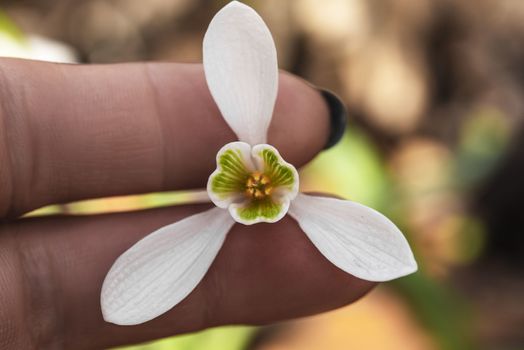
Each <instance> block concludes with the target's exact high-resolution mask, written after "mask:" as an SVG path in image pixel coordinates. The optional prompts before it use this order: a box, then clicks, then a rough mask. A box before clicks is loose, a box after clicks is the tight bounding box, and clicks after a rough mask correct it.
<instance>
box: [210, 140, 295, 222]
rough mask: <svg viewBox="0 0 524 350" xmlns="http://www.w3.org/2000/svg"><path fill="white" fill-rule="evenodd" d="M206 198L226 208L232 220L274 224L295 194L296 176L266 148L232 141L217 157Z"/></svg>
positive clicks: (275, 151)
mask: <svg viewBox="0 0 524 350" xmlns="http://www.w3.org/2000/svg"><path fill="white" fill-rule="evenodd" d="M207 189H208V193H209V197H210V198H211V200H212V201H213V202H214V203H215V204H216V205H217V206H219V207H221V208H228V209H229V212H230V213H231V216H232V217H233V218H234V219H235V221H237V222H239V223H242V224H246V225H251V224H255V223H258V222H276V221H278V220H280V219H281V218H282V217H283V216H284V215H285V214H286V213H287V210H288V208H289V202H290V201H291V200H293V199H294V198H295V197H296V195H297V192H298V173H297V171H296V169H295V168H294V167H293V165H291V164H289V163H287V162H286V161H284V160H283V159H282V157H281V156H280V154H279V153H278V151H277V150H276V149H275V148H274V147H273V146H270V145H266V144H261V145H256V146H254V147H253V148H252V149H251V146H250V145H248V144H246V143H244V142H232V143H229V144H227V145H226V146H224V147H223V148H222V149H221V150H220V151H219V152H218V154H217V169H216V170H215V171H214V172H213V174H211V176H210V177H209V180H208V185H207Z"/></svg>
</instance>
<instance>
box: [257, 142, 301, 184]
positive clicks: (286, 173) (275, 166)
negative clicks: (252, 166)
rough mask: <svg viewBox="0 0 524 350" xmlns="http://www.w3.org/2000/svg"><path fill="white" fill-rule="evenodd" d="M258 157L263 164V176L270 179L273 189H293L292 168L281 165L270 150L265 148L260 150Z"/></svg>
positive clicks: (278, 158)
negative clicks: (280, 187) (279, 187)
mask: <svg viewBox="0 0 524 350" xmlns="http://www.w3.org/2000/svg"><path fill="white" fill-rule="evenodd" d="M260 156H261V157H262V159H263V160H264V163H265V169H264V174H266V175H267V176H268V177H269V178H270V179H271V184H272V185H273V186H274V187H278V186H286V187H290V188H291V187H293V185H294V184H295V176H294V174H295V173H294V171H293V168H291V167H289V166H287V165H284V164H281V163H280V157H279V156H278V155H277V154H276V153H275V152H273V150H271V149H267V148H266V149H264V150H262V151H261V152H260Z"/></svg>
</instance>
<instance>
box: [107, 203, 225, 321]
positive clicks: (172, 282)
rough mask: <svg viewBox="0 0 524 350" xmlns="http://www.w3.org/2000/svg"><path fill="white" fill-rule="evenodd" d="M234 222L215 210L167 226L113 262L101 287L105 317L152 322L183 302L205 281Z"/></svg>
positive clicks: (218, 209) (109, 319)
mask: <svg viewBox="0 0 524 350" xmlns="http://www.w3.org/2000/svg"><path fill="white" fill-rule="evenodd" d="M233 224H234V221H233V219H232V218H231V216H230V215H229V213H228V212H227V210H223V209H220V208H213V209H210V210H208V211H205V212H203V213H199V214H196V215H193V216H190V217H188V218H185V219H183V220H181V221H178V222H176V223H174V224H171V225H168V226H165V227H162V228H161V229H159V230H157V231H155V232H153V233H152V234H150V235H149V236H146V237H145V238H144V239H142V240H141V241H139V242H138V243H136V244H135V245H134V246H133V247H131V248H130V249H129V250H128V251H126V252H125V253H124V254H123V255H121V256H120V257H119V258H118V260H117V261H116V262H115V263H114V265H113V267H112V268H111V270H110V271H109V273H108V275H107V277H106V279H105V281H104V285H103V287H102V295H101V305H102V313H103V316H104V319H105V320H106V321H108V322H112V323H115V324H118V325H136V324H140V323H143V322H146V321H149V320H151V319H153V318H155V317H157V316H160V315H161V314H163V313H165V312H166V311H168V310H169V309H171V308H173V307H174V306H175V305H176V304H178V303H179V302H180V301H181V300H183V299H184V298H185V297H186V296H187V295H188V294H189V293H190V292H191V291H192V290H193V289H194V288H195V287H196V286H197V284H198V283H199V282H200V281H201V280H202V278H203V277H204V275H205V274H206V272H207V270H208V269H209V266H210V265H211V263H212V262H213V260H214V259H215V257H216V255H217V254H218V251H219V249H220V247H221V246H222V244H223V243H224V240H225V238H226V235H227V233H228V232H229V230H230V229H231V226H233Z"/></svg>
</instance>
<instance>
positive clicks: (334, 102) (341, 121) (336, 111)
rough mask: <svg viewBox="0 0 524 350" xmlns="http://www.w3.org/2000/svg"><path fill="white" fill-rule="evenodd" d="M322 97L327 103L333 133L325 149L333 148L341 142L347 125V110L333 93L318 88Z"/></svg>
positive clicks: (330, 134) (331, 132)
mask: <svg viewBox="0 0 524 350" xmlns="http://www.w3.org/2000/svg"><path fill="white" fill-rule="evenodd" d="M317 90H318V91H320V94H321V95H322V97H324V100H325V101H326V103H327V105H328V109H329V117H330V121H331V131H330V133H329V138H328V141H327V143H326V146H325V147H324V149H328V148H331V147H333V146H334V145H336V144H337V143H338V141H340V139H341V138H342V136H343V135H344V132H345V131H346V125H347V115H348V113H347V109H346V106H345V105H344V103H343V102H342V100H341V99H340V98H339V97H338V96H337V95H335V94H334V93H332V92H331V91H328V90H325V89H320V88H317Z"/></svg>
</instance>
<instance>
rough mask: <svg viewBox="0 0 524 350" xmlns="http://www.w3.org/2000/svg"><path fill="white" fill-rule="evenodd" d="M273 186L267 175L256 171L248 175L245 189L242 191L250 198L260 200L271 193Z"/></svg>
mask: <svg viewBox="0 0 524 350" xmlns="http://www.w3.org/2000/svg"><path fill="white" fill-rule="evenodd" d="M271 192H273V186H272V185H271V179H270V178H269V176H267V175H265V174H262V173H260V172H258V171H256V172H254V173H252V174H250V175H249V177H248V178H247V181H246V190H245V191H244V193H245V194H246V196H247V197H248V198H250V199H255V200H260V199H264V198H266V197H267V196H270V195H271Z"/></svg>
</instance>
